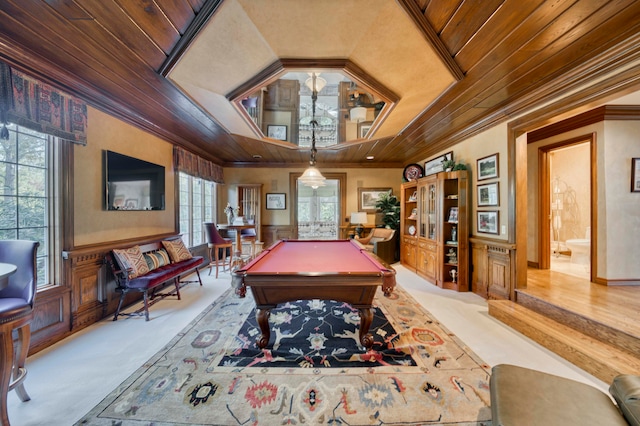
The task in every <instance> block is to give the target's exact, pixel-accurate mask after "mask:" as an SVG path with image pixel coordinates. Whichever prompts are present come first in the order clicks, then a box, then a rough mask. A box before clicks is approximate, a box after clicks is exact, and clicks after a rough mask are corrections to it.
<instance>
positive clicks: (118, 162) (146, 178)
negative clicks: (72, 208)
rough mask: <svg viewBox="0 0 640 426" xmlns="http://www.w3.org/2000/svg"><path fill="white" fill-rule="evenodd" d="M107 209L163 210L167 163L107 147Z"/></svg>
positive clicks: (105, 179) (105, 172)
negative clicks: (150, 160)
mask: <svg viewBox="0 0 640 426" xmlns="http://www.w3.org/2000/svg"><path fill="white" fill-rule="evenodd" d="M103 156H104V183H105V184H104V188H105V194H104V195H105V196H104V200H105V206H104V208H105V210H128V211H130V210H164V166H160V165H158V164H153V163H149V162H147V161H143V160H139V159H137V158H133V157H129V156H127V155H123V154H118V153H117V152H113V151H106V150H105V151H104V152H103Z"/></svg>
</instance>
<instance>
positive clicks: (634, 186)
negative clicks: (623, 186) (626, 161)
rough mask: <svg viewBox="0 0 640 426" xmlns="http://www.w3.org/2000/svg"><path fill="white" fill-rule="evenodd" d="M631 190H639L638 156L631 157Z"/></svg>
mask: <svg viewBox="0 0 640 426" xmlns="http://www.w3.org/2000/svg"><path fill="white" fill-rule="evenodd" d="M631 192H640V158H632V159H631Z"/></svg>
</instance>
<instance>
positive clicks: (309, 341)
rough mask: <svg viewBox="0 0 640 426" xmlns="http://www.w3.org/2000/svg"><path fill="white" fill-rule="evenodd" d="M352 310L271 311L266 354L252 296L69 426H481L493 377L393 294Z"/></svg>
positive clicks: (226, 306)
mask: <svg viewBox="0 0 640 426" xmlns="http://www.w3.org/2000/svg"><path fill="white" fill-rule="evenodd" d="M374 310H375V314H374V320H373V324H372V325H371V328H370V332H371V333H372V334H373V336H374V338H375V343H374V345H373V348H372V349H371V350H369V351H366V350H365V349H364V348H362V347H361V346H360V345H359V339H358V324H359V322H360V319H359V314H358V310H354V309H353V308H352V307H351V306H350V305H348V304H345V303H342V302H335V301H326V300H325V301H323V300H304V301H297V302H293V303H286V304H282V305H279V306H278V307H277V308H276V309H273V310H272V311H271V315H270V318H269V326H270V328H271V339H270V341H269V345H268V346H267V348H265V349H263V350H260V349H258V348H257V346H256V344H255V340H256V338H257V337H258V336H259V335H260V331H259V327H258V325H257V323H256V320H255V303H254V301H253V299H252V297H251V292H250V291H249V292H247V297H246V298H238V297H237V296H236V295H235V294H234V293H233V291H232V290H229V291H227V292H226V293H225V294H224V295H223V296H221V297H220V298H219V299H218V300H216V301H215V302H214V303H213V304H212V305H210V306H209V307H208V308H207V309H205V311H204V312H202V313H201V314H200V315H199V316H198V317H197V318H196V319H194V320H193V321H192V322H191V323H190V324H189V325H188V326H187V327H186V328H185V329H184V330H183V331H182V332H181V333H179V334H178V335H177V336H176V337H175V338H173V339H172V341H171V342H169V343H168V344H167V345H166V346H165V347H164V348H163V349H162V350H161V351H159V352H158V353H157V354H156V355H154V356H153V357H152V358H151V359H150V360H149V361H148V362H147V363H145V364H144V365H143V366H142V367H141V368H139V369H138V370H137V371H136V372H135V373H134V374H133V375H132V376H131V377H129V378H128V379H127V380H125V381H124V382H123V383H122V384H121V385H120V386H119V387H118V388H117V389H115V390H114V391H113V392H111V394H109V395H108V396H107V397H106V398H105V399H104V400H103V401H102V402H101V403H100V404H98V405H97V406H96V407H94V408H93V409H92V410H91V411H90V412H89V413H88V414H87V415H85V416H84V417H83V418H82V419H80V420H79V421H78V423H77V425H109V426H112V425H123V426H125V425H155V426H162V425H176V424H177V425H489V424H490V422H491V421H490V419H491V410H490V407H489V400H490V396H489V372H490V367H489V366H488V365H486V364H484V363H483V362H482V361H481V360H480V359H479V358H478V357H477V356H476V355H475V354H473V353H472V352H471V350H470V349H469V348H467V347H466V346H465V345H464V343H462V342H461V341H460V340H459V339H457V338H456V336H454V335H453V334H452V333H450V332H449V331H447V330H446V329H445V328H444V327H443V326H442V325H441V324H439V323H438V321H437V320H436V319H435V318H433V317H432V316H431V315H430V314H429V313H428V312H427V311H425V310H424V308H422V306H421V305H420V304H419V303H418V302H417V301H415V300H414V299H413V298H412V297H411V296H410V295H409V294H408V293H407V292H405V291H404V290H403V289H402V288H401V287H399V286H397V287H396V288H395V290H394V292H393V294H392V295H391V297H389V298H387V297H384V295H383V294H382V292H381V291H378V293H377V295H376V299H375V301H374Z"/></svg>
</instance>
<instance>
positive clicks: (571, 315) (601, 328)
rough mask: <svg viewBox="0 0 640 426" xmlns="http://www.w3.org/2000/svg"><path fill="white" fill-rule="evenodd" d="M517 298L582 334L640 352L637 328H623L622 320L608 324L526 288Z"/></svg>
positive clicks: (521, 303) (628, 350)
mask: <svg viewBox="0 0 640 426" xmlns="http://www.w3.org/2000/svg"><path fill="white" fill-rule="evenodd" d="M517 300H518V302H517V303H518V305H521V306H524V307H526V308H529V309H531V310H533V311H536V312H537V313H539V314H542V315H544V316H546V317H548V318H551V319H553V320H555V321H557V322H559V323H562V324H564V325H566V326H569V327H571V328H573V329H574V330H577V331H579V332H580V333H582V334H586V335H587V336H590V337H593V338H594V339H598V340H600V341H602V342H605V343H607V344H609V345H611V346H617V347H618V348H620V349H623V350H626V351H627V352H631V353H632V354H640V336H638V335H637V330H636V329H623V328H624V327H623V325H622V324H621V323H620V321H618V322H617V323H615V324H614V323H609V324H607V323H605V321H604V320H596V319H594V318H590V317H587V316H586V315H584V314H581V313H579V312H573V311H572V310H571V309H570V308H567V307H563V306H559V305H558V304H556V303H552V302H550V301H548V300H545V299H543V298H541V297H537V296H536V295H533V294H529V293H527V292H526V290H525V291H518V297H517ZM634 333H635V334H636V335H634Z"/></svg>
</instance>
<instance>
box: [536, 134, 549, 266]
mask: <svg viewBox="0 0 640 426" xmlns="http://www.w3.org/2000/svg"><path fill="white" fill-rule="evenodd" d="M551 149H552V148H549V149H546V147H542V148H539V149H538V264H539V267H540V269H549V268H550V267H551V247H550V245H551V236H550V235H549V229H551V218H550V217H549V211H550V210H551V206H550V197H551V191H550V190H549V185H550V180H551V179H550V177H549V174H550V170H549V168H550V167H549V151H551Z"/></svg>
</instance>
